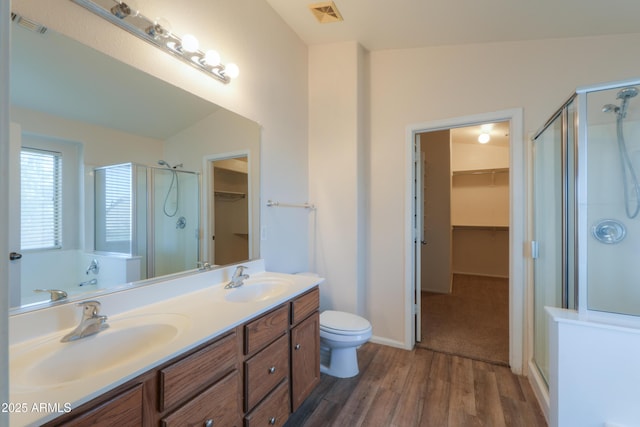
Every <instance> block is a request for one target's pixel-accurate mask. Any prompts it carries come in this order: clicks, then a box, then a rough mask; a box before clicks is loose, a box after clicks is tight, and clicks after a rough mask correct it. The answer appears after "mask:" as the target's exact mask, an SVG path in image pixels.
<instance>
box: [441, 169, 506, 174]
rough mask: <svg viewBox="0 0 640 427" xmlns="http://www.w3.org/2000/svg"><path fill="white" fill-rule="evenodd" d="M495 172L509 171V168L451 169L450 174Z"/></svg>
mask: <svg viewBox="0 0 640 427" xmlns="http://www.w3.org/2000/svg"><path fill="white" fill-rule="evenodd" d="M496 173H509V168H496V169H470V170H460V171H453V172H452V175H453V176H456V175H488V174H496Z"/></svg>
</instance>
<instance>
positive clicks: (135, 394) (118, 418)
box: [53, 384, 142, 427]
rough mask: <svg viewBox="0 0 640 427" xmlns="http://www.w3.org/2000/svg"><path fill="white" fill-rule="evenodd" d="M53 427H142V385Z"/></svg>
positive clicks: (135, 386)
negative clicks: (59, 426) (58, 426)
mask: <svg viewBox="0 0 640 427" xmlns="http://www.w3.org/2000/svg"><path fill="white" fill-rule="evenodd" d="M53 425H64V426H69V427H83V426H93V427H112V426H119V427H139V426H141V425H142V384H136V385H134V386H133V387H132V388H131V389H129V390H126V391H124V392H122V393H119V394H117V395H116V396H115V397H110V398H108V399H107V400H106V401H104V402H102V403H100V404H98V405H95V406H94V407H93V408H92V409H91V410H89V411H87V412H85V413H84V414H82V415H79V416H77V417H74V418H73V419H71V420H70V421H68V422H64V423H61V424H58V423H55V424H53Z"/></svg>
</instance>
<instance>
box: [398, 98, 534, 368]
mask: <svg viewBox="0 0 640 427" xmlns="http://www.w3.org/2000/svg"><path fill="white" fill-rule="evenodd" d="M497 122H508V123H509V136H510V150H509V168H508V169H509V178H508V181H509V222H508V224H509V233H508V234H509V237H508V240H509V244H508V247H509V249H508V253H509V255H510V256H509V275H508V277H509V278H508V301H509V315H508V316H509V320H508V330H509V344H508V345H509V351H508V354H509V366H510V367H511V370H512V372H514V373H516V374H526V372H523V370H524V368H525V367H526V366H527V365H526V363H525V360H526V355H525V354H524V349H525V342H526V340H525V337H526V330H525V318H526V311H525V293H526V292H525V283H526V278H527V270H526V267H527V265H526V264H525V257H524V251H523V248H524V242H525V199H526V191H525V189H526V186H525V176H526V173H525V172H526V171H525V149H524V147H525V144H524V135H523V111H522V109H511V110H503V111H497V112H493V113H486V114H478V115H473V116H466V117H459V118H454V119H445V120H439V121H432V122H427V123H420V124H414V125H410V126H408V128H407V143H408V144H409V147H410V149H408V150H407V153H408V155H407V157H406V165H407V167H406V174H407V175H406V176H407V181H406V182H407V193H406V194H407V199H406V209H407V210H406V212H407V214H406V224H411V225H412V226H411V227H410V228H408V232H407V233H406V234H405V236H406V238H405V242H406V248H407V252H408V253H412V254H413V256H410V257H406V271H407V277H408V279H409V280H407V281H406V282H405V283H406V286H407V299H406V304H407V313H408V314H407V316H406V322H407V326H408V328H409V330H411V331H412V335H411V336H410V338H411V340H412V345H415V344H416V343H418V342H419V340H420V339H421V336H417V335H416V333H417V332H420V320H419V319H421V310H422V307H421V298H419V295H420V294H421V283H420V281H419V280H417V278H419V277H421V272H420V270H421V263H419V262H416V260H419V259H421V257H422V248H423V245H422V244H421V240H422V239H421V232H420V230H419V229H417V228H416V227H415V226H414V224H418V223H419V222H420V221H419V220H418V218H420V219H422V212H421V211H420V212H418V211H419V210H421V208H420V207H419V206H420V203H417V202H416V201H417V198H416V195H417V194H419V193H420V192H416V189H417V187H418V185H420V181H421V179H420V176H418V174H421V173H422V167H421V165H420V166H417V165H418V164H419V163H420V162H419V161H418V160H417V159H419V158H420V155H419V154H418V152H417V151H416V150H419V149H420V146H419V145H420V144H419V143H416V141H417V135H418V134H420V133H425V132H432V131H439V130H448V129H455V128H462V127H467V126H471V125H480V124H484V123H497ZM420 197H421V196H420ZM409 230H410V231H409Z"/></svg>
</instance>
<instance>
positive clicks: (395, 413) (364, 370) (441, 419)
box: [285, 343, 547, 427]
mask: <svg viewBox="0 0 640 427" xmlns="http://www.w3.org/2000/svg"><path fill="white" fill-rule="evenodd" d="M358 360H359V366H360V374H359V375H358V376H356V377H354V378H346V379H338V378H333V377H330V376H327V375H324V374H323V375H322V377H321V381H320V385H319V386H318V387H317V388H316V389H315V390H314V392H313V393H312V394H311V396H309V397H308V398H307V400H306V401H305V402H304V403H303V404H302V406H301V407H300V408H299V409H298V410H297V411H296V412H295V413H294V414H292V415H291V417H290V418H289V420H288V421H287V423H286V424H285V427H301V426H304V427H315V426H318V427H320V426H322V427H325V426H339V427H343V426H345V427H347V426H348V427H352V426H366V427H370V426H396V427H411V426H433V427H446V426H450V427H459V426H460V427H466V426H488V427H500V426H518V427H520V426H521V427H538V426H546V425H547V424H546V422H545V419H544V416H543V415H542V412H541V411H540V407H539V406H538V402H537V401H536V398H535V396H534V394H533V391H532V390H531V388H530V386H529V383H528V381H527V379H526V378H524V377H520V376H517V375H513V374H512V373H511V370H510V369H509V368H508V367H506V366H499V365H494V364H489V363H485V362H481V361H477V360H472V359H467V358H464V357H459V356H454V355H449V354H445V353H437V352H433V351H431V350H427V349H421V348H416V349H414V350H412V351H406V350H401V349H397V348H393V347H387V346H382V345H378V344H373V343H367V344H365V345H363V346H362V347H361V348H360V349H359V350H358Z"/></svg>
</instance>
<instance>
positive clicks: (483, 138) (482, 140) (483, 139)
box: [478, 132, 491, 144]
mask: <svg viewBox="0 0 640 427" xmlns="http://www.w3.org/2000/svg"><path fill="white" fill-rule="evenodd" d="M490 139H491V136H489V134H488V133H485V132H483V133H481V134H480V136H479V137H478V142H479V143H480V144H486V143H487V142H489V140H490Z"/></svg>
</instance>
